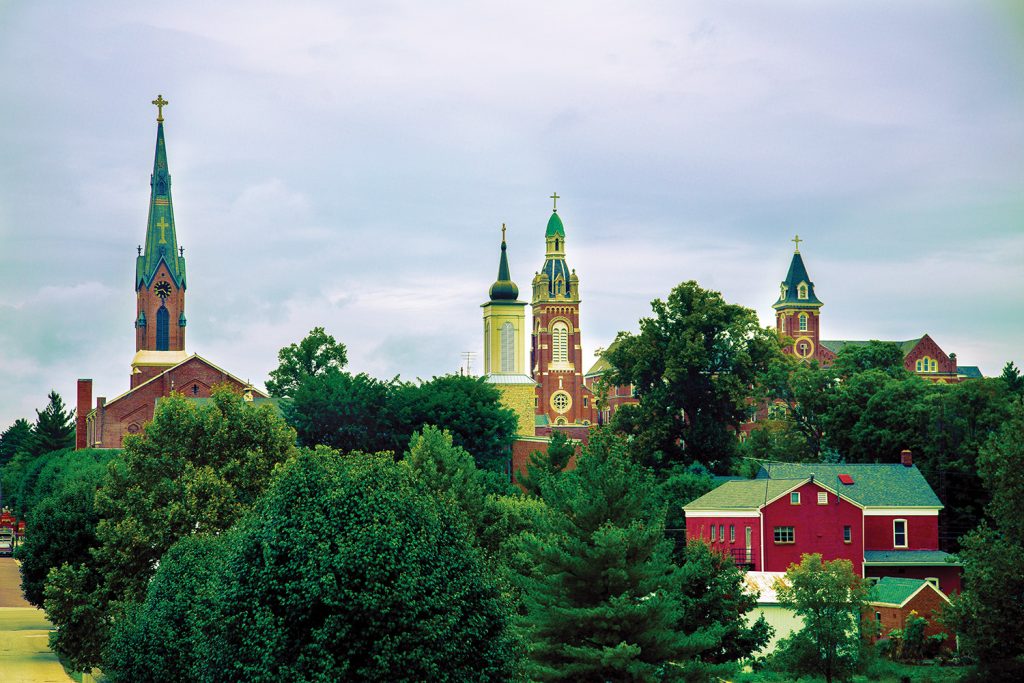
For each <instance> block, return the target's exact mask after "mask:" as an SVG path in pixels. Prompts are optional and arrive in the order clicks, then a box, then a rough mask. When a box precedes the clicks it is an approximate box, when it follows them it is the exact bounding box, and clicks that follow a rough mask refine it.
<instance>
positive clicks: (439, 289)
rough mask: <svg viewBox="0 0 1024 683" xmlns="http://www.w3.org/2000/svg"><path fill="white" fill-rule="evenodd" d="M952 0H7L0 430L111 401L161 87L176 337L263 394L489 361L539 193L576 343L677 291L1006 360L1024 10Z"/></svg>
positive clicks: (1021, 324)
mask: <svg viewBox="0 0 1024 683" xmlns="http://www.w3.org/2000/svg"><path fill="white" fill-rule="evenodd" d="M1011 7H1012V4H1011V3H1004V4H998V3H994V4H987V3H981V2H977V1H975V0H972V1H968V0H965V1H963V2H958V3H950V2H933V1H929V2H903V3H892V2H832V3H818V2H771V3H766V2H760V1H758V2H749V3H744V2H728V3H722V2H711V1H709V2H686V3H680V2H668V1H666V2H614V3H612V2H593V1H583V0H581V1H579V2H552V1H551V0H548V1H547V2H537V3H534V2H529V1H522V0H521V1H518V2H515V3H483V2H430V3H426V2H374V3H354V2H353V3H340V2H294V3H279V2H266V1H260V0H256V1H249V2H244V3H241V2H238V3H229V2H218V3H211V2H208V1H204V2H175V3H164V4H163V5H161V6H160V7H159V10H157V8H156V7H155V6H154V5H152V4H151V3H139V2H101V3H66V2H45V1H40V2H30V3H29V2H22V3H16V2H4V1H3V0H0V86H2V87H0V429H2V428H3V427H5V426H7V425H8V424H10V422H12V421H13V420H14V419H15V418H16V417H20V416H26V417H34V412H33V409H34V408H38V407H42V406H43V405H44V404H45V400H46V393H47V392H48V390H49V389H51V388H55V389H57V390H58V391H59V392H61V393H62V394H63V395H64V397H65V399H66V400H67V401H68V402H69V403H71V402H73V396H74V382H75V379H76V378H79V377H91V378H93V379H94V380H95V382H96V387H95V391H96V394H97V395H104V396H107V397H113V396H115V395H117V394H119V393H121V392H122V391H124V390H125V389H126V388H127V385H128V376H129V375H128V373H129V363H130V361H131V358H132V355H133V353H134V351H135V349H134V336H133V330H132V321H133V320H134V316H135V303H134V292H133V289H132V287H133V275H134V267H135V246H136V245H137V244H138V243H140V242H141V241H142V240H143V238H144V229H145V221H146V211H147V205H148V197H149V174H150V171H151V169H152V161H153V146H154V140H155V133H156V128H155V126H156V124H155V120H154V119H155V114H156V112H155V108H154V107H153V106H152V105H150V101H151V100H153V99H154V98H155V97H156V95H157V94H158V93H161V94H163V96H164V97H165V98H167V99H168V100H169V101H170V105H169V106H168V107H167V108H166V110H165V117H166V135H167V146H168V157H169V165H170V171H171V175H172V177H173V196H174V207H175V217H176V222H177V228H178V239H179V241H180V243H181V244H183V245H184V246H185V248H186V252H185V256H186V259H187V261H188V271H189V289H188V296H187V304H186V310H187V314H188V319H189V327H188V344H187V350H189V351H191V352H197V353H200V354H201V355H203V356H205V357H207V358H209V359H211V360H213V361H214V362H216V363H218V364H220V365H222V366H223V367H226V368H227V369H229V370H231V371H232V372H234V373H235V374H237V375H239V376H241V377H242V378H250V379H251V380H252V381H253V382H255V383H262V382H263V381H264V380H265V378H266V376H267V372H268V371H269V370H270V369H272V368H273V367H275V365H276V353H277V350H278V349H279V348H280V347H281V346H284V345H286V344H288V343H290V342H293V341H297V340H298V339H300V338H302V337H303V336H304V335H305V334H306V333H307V332H308V331H309V330H310V328H312V327H313V326H315V325H323V326H325V327H326V328H327V329H328V331H330V332H331V333H332V334H334V335H335V337H337V338H338V339H339V340H341V341H343V342H344V343H345V344H347V345H348V348H349V356H350V359H351V367H352V368H353V369H355V370H358V371H366V372H369V373H371V374H373V375H376V376H379V377H390V376H394V375H396V374H400V375H402V376H403V377H406V378H414V377H423V378H427V377H430V376H433V375H436V374H443V373H445V372H450V371H453V370H456V369H457V368H458V366H459V365H460V363H461V354H462V352H464V351H476V352H477V354H478V356H477V361H476V366H477V367H478V366H479V365H480V358H481V356H480V354H481V352H482V342H481V331H482V323H481V318H480V308H479V305H480V304H481V303H482V302H483V301H484V299H485V297H486V292H487V288H488V287H489V285H490V284H491V282H492V281H493V280H494V277H495V275H496V272H497V260H498V244H499V241H500V226H501V224H502V223H506V224H507V225H508V229H509V232H508V240H509V255H510V260H511V268H512V276H513V279H515V280H516V281H517V282H518V283H519V286H520V289H521V290H528V289H529V281H530V277H531V276H532V274H533V273H534V271H535V270H537V269H538V268H539V267H540V265H541V263H542V261H543V248H544V244H543V231H544V227H545V224H546V222H547V218H548V215H549V212H550V207H551V202H550V200H549V199H548V195H550V194H551V193H552V192H553V191H557V192H558V194H559V195H561V197H562V199H561V200H560V201H559V213H560V215H561V216H562V218H563V220H564V221H565V225H566V231H567V248H568V260H569V263H570V265H571V266H572V267H574V268H575V269H576V271H577V273H578V274H579V276H580V282H581V291H582V294H583V297H584V301H583V308H582V325H583V332H584V342H585V348H584V353H585V357H587V358H592V353H593V350H594V349H595V348H597V347H599V346H604V345H606V344H607V343H608V342H609V341H610V340H611V339H612V338H613V337H614V335H615V333H616V331H617V330H620V329H635V328H636V324H637V320H638V319H639V318H640V317H641V316H643V315H644V314H645V313H646V312H647V311H648V310H649V302H650V301H651V300H652V299H654V298H656V297H664V296H665V295H666V294H667V293H668V291H669V290H670V289H671V288H672V286H673V285H675V284H677V283H679V282H682V281H685V280H690V279H694V280H697V281H698V282H699V283H700V284H701V285H703V286H704V287H708V288H713V289H716V290H719V291H721V292H723V294H724V295H725V297H726V299H727V300H729V301H732V302H737V303H741V304H744V305H746V306H749V307H751V308H754V309H756V310H757V311H758V313H759V314H760V316H761V319H762V321H763V322H764V323H765V324H766V325H767V324H771V323H772V320H773V318H772V310H771V304H772V303H773V301H774V299H775V296H776V294H777V292H778V283H779V281H780V280H781V279H782V278H783V277H784V275H785V272H786V269H787V267H788V263H789V260H790V255H791V254H792V249H793V244H792V243H791V242H790V241H789V240H790V239H791V238H792V237H793V235H794V233H799V234H800V237H801V238H802V239H803V240H804V242H803V243H802V244H801V252H802V253H803V255H804V259H805V262H806V263H807V267H808V270H809V271H810V274H811V277H812V278H813V279H814V281H815V285H816V290H817V294H818V296H819V297H820V298H821V299H822V300H823V301H824V302H825V307H824V309H823V323H822V324H823V328H824V334H823V336H824V337H825V338H833V339H836V338H838V339H842V338H852V339H870V338H881V339H893V340H903V339H911V338H916V337H918V336H920V335H921V334H923V333H926V332H927V333H929V334H931V335H932V337H933V338H934V339H935V340H936V341H937V342H938V343H939V345H940V346H942V347H943V348H944V349H945V350H946V351H947V352H949V351H955V352H956V353H957V356H958V358H959V361H960V363H961V364H964V365H979V366H980V367H981V369H982V371H983V372H984V373H985V374H987V375H992V374H998V373H999V371H1000V369H1001V367H1002V365H1003V364H1004V363H1005V362H1006V361H1007V360H1014V361H1015V362H1016V363H1017V364H1018V365H1024V350H1022V339H1024V15H1022V13H1021V12H1019V11H1017V12H1014V11H1012V9H1011Z"/></svg>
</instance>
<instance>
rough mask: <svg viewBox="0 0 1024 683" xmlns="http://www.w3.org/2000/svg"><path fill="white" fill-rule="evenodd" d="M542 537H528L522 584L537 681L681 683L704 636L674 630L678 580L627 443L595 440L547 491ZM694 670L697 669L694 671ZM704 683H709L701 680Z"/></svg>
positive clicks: (652, 490) (659, 515) (602, 436)
mask: <svg viewBox="0 0 1024 683" xmlns="http://www.w3.org/2000/svg"><path fill="white" fill-rule="evenodd" d="M541 493H542V495H543V499H544V501H545V502H546V503H547V504H548V506H549V507H550V508H551V522H550V528H549V529H547V530H546V533H527V534H524V535H523V537H522V540H521V542H522V549H523V551H524V552H525V553H527V554H528V555H529V556H530V557H532V559H533V567H532V570H531V571H528V572H526V573H525V574H524V575H522V576H521V577H520V580H521V585H522V589H523V593H524V604H525V607H526V614H525V615H524V617H523V619H522V622H523V627H524V629H525V630H526V632H527V634H528V636H529V638H530V640H531V641H532V642H531V646H530V657H531V660H532V661H531V665H532V671H531V674H532V677H533V678H535V679H540V680H545V681H559V680H568V681H648V680H664V681H669V680H685V679H687V678H688V677H690V676H691V675H695V672H694V671H693V668H694V667H693V666H691V665H690V664H691V660H692V658H693V656H694V655H695V654H696V653H697V652H698V651H699V650H701V649H703V644H702V643H701V642H699V641H701V640H704V639H705V638H704V637H703V636H701V637H699V638H697V639H694V638H691V637H690V636H688V635H687V634H685V633H683V632H681V631H680V630H679V629H677V628H676V625H677V624H678V623H679V622H680V619H681V616H682V614H681V609H682V607H681V601H680V595H679V594H680V588H681V574H680V571H679V568H678V567H677V566H676V565H674V564H673V562H672V560H671V552H672V542H671V541H669V540H667V539H666V538H665V534H664V509H663V508H662V507H661V506H660V505H659V503H658V495H657V489H656V486H655V484H654V480H653V478H652V476H651V474H650V473H649V472H648V471H647V470H646V469H644V468H643V467H641V466H639V465H637V464H636V463H634V462H633V461H632V460H631V459H630V458H629V456H628V455H627V453H626V445H625V442H624V441H623V440H622V439H621V438H619V437H615V436H613V435H611V434H607V433H603V432H597V433H595V434H594V436H593V437H592V438H591V441H590V444H589V445H588V446H587V448H586V449H585V450H584V452H583V454H582V455H581V456H580V458H579V460H578V467H577V469H575V470H573V471H572V472H567V473H565V474H563V475H562V476H559V477H548V478H545V479H544V481H543V483H542V484H541ZM696 668H699V665H697V667H696ZM696 675H697V676H698V677H699V676H702V675H706V674H696Z"/></svg>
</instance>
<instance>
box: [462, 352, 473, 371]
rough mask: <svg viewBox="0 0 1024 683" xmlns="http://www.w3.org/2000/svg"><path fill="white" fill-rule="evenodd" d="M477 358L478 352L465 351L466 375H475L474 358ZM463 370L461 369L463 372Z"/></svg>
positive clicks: (463, 354)
mask: <svg viewBox="0 0 1024 683" xmlns="http://www.w3.org/2000/svg"><path fill="white" fill-rule="evenodd" d="M475 356H476V351H463V352H462V361H463V363H464V364H465V369H466V374H467V375H472V374H473V358H474V357H475ZM461 369H462V368H460V370H461Z"/></svg>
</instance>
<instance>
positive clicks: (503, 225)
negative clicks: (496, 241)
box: [501, 223, 505, 242]
mask: <svg viewBox="0 0 1024 683" xmlns="http://www.w3.org/2000/svg"><path fill="white" fill-rule="evenodd" d="M501 241H502V242H504V241H505V224H504V223H502V224H501Z"/></svg>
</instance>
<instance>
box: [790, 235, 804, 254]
mask: <svg viewBox="0 0 1024 683" xmlns="http://www.w3.org/2000/svg"><path fill="white" fill-rule="evenodd" d="M790 242H792V243H793V244H795V245H796V249H795V250H794V251H793V253H794V254H799V253H800V243H801V242H803V240H802V239H800V235H797V236H796V237H794V238H793V239H791V240H790Z"/></svg>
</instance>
